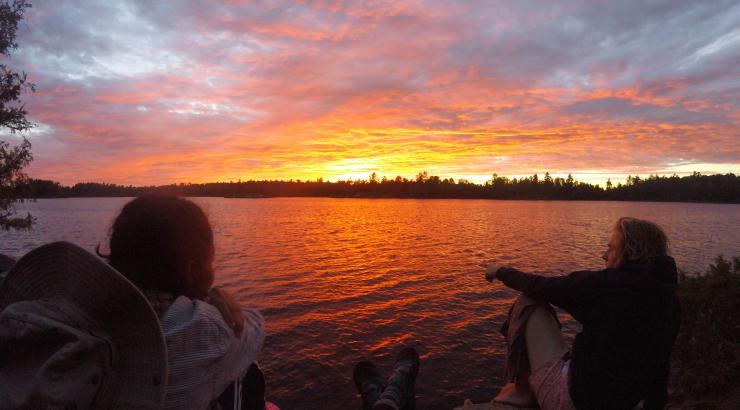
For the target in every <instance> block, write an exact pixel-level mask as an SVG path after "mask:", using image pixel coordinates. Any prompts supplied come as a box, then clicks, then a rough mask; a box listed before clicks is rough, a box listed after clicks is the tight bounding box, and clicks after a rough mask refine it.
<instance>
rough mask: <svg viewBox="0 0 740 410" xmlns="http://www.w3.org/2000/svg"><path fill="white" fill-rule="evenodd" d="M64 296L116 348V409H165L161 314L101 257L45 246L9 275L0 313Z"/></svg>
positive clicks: (112, 391) (109, 390) (112, 392)
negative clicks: (20, 304) (23, 303)
mask: <svg viewBox="0 0 740 410" xmlns="http://www.w3.org/2000/svg"><path fill="white" fill-rule="evenodd" d="M41 298H64V299H67V300H68V301H69V302H71V303H74V304H75V305H77V306H78V307H79V308H80V310H81V311H83V312H85V313H86V314H87V315H89V318H90V319H91V321H93V326H94V327H95V328H96V329H99V330H100V331H102V332H104V333H105V334H106V335H107V336H108V338H109V339H110V340H111V342H112V343H113V344H114V349H115V351H114V358H113V361H114V363H113V366H112V369H113V371H114V372H115V375H114V377H113V378H112V379H113V380H115V383H114V384H113V385H106V384H105V383H104V384H103V385H101V389H103V390H104V391H105V393H106V395H109V397H112V398H113V399H112V401H111V403H112V405H113V406H114V407H115V408H142V409H150V408H161V407H162V405H163V404H164V395H165V387H166V385H167V347H166V344H165V339H164V335H163V333H162V328H161V326H160V323H159V319H158V318H157V314H156V313H155V312H154V310H153V309H152V307H151V305H150V304H149V302H148V301H147V299H146V297H144V295H143V294H142V293H141V291H139V289H138V288H137V287H136V286H135V285H134V284H133V283H131V282H130V281H129V280H128V279H126V278H125V277H124V276H123V275H122V274H120V273H119V272H118V271H116V270H115V269H113V268H112V267H111V266H109V265H108V264H107V263H105V262H104V261H103V260H101V259H100V258H98V257H96V256H94V255H92V254H91V253H89V252H87V251H86V250H84V249H82V248H80V247H79V246H77V245H74V244H72V243H69V242H54V243H50V244H47V245H43V246H40V247H38V248H36V249H34V250H32V251H31V252H29V253H27V254H26V255H25V256H23V257H22V258H21V259H20V260H18V262H16V264H15V265H13V267H12V268H11V269H10V271H8V274H7V277H6V278H5V281H4V282H3V283H2V287H1V288H0V311H2V310H4V309H5V308H6V307H7V306H9V305H11V304H13V303H15V302H20V301H25V300H36V299H41Z"/></svg>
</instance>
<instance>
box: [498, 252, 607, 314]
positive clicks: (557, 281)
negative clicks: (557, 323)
mask: <svg viewBox="0 0 740 410" xmlns="http://www.w3.org/2000/svg"><path fill="white" fill-rule="evenodd" d="M492 269H493V268H491V267H489V268H488V269H487V271H486V279H488V278H489V277H492V276H495V278H496V279H498V280H500V281H501V282H503V283H504V285H506V286H508V287H510V288H512V289H514V290H518V291H520V292H522V293H523V294H524V295H526V296H528V297H531V298H533V299H537V300H541V301H543V302H547V303H551V304H553V305H555V306H558V307H560V308H562V309H565V310H566V311H568V313H570V314H571V315H573V317H574V318H575V319H576V320H579V321H581V318H582V316H583V315H584V314H585V313H586V312H587V311H588V310H589V309H588V308H589V306H591V304H593V303H595V300H594V295H595V293H596V292H595V289H596V288H597V287H598V286H599V282H600V274H601V271H578V272H573V273H571V274H569V275H566V276H542V275H535V274H530V273H524V272H521V271H519V270H517V269H514V268H512V267H508V266H503V267H498V268H495V271H494V272H490V271H491V270H492ZM489 280H492V279H489Z"/></svg>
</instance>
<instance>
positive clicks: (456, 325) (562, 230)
mask: <svg viewBox="0 0 740 410" xmlns="http://www.w3.org/2000/svg"><path fill="white" fill-rule="evenodd" d="M126 201H127V199H120V198H109V199H57V200H40V201H38V202H36V203H34V204H28V205H26V206H25V208H27V209H30V210H31V211H32V213H33V214H34V216H36V217H37V219H38V224H37V226H36V227H35V228H34V229H33V231H31V232H0V252H3V253H6V254H9V255H12V256H16V257H18V256H20V255H22V254H23V253H25V252H27V251H28V250H30V249H33V248H34V247H35V246H38V245H40V244H42V243H45V242H48V241H53V240H68V241H72V242H76V243H78V244H80V245H82V246H84V247H86V248H88V249H90V250H92V249H94V247H95V245H96V244H98V243H101V242H103V243H104V242H105V238H106V234H107V231H108V228H109V227H110V225H111V222H112V219H113V217H114V216H115V215H116V214H117V212H118V211H119V210H120V208H121V207H122V205H123V204H124V203H125V202H126ZM196 202H198V203H200V204H201V205H202V206H203V207H204V208H205V209H206V211H207V213H208V214H209V215H210V217H211V220H212V223H213V225H214V228H215V231H216V248H217V252H216V268H217V282H218V283H220V284H221V285H223V286H225V287H226V288H228V289H230V290H231V291H232V292H233V293H234V294H235V295H236V297H237V299H238V300H239V301H240V302H242V303H244V304H248V305H252V306H255V307H257V308H259V309H261V311H262V312H263V314H264V316H265V318H266V319H267V323H268V337H267V341H266V344H265V349H264V352H263V356H262V360H261V363H262V366H263V368H264V370H265V373H266V377H267V383H268V394H269V398H270V399H271V400H273V401H275V402H277V403H278V404H279V405H281V406H282V407H283V409H294V408H296V409H298V408H300V409H318V408H326V409H352V408H359V407H360V406H359V401H358V400H357V398H356V394H355V390H354V386H353V384H352V380H351V377H352V366H353V363H354V362H356V361H358V360H359V359H361V358H363V357H366V358H371V359H372V360H373V361H375V362H376V364H377V365H378V366H379V367H380V368H381V370H382V371H387V370H388V368H389V367H390V366H391V365H392V363H393V360H394V357H395V355H396V353H397V351H398V350H399V346H401V345H403V344H413V345H415V346H416V347H417V348H418V349H419V351H420V352H421V354H422V365H421V372H420V375H419V378H418V381H417V395H418V402H417V403H418V408H420V409H449V408H452V407H454V406H455V405H460V404H462V402H463V400H464V399H465V398H466V397H470V398H472V399H473V400H474V401H487V400H490V398H491V397H492V395H493V393H495V391H496V388H497V386H500V384H501V382H502V379H501V374H502V372H503V355H502V349H503V346H504V344H503V338H502V337H501V336H500V335H499V334H498V332H497V329H498V327H499V326H500V324H501V322H502V320H503V318H504V315H505V313H506V309H507V307H508V305H509V303H510V302H511V301H512V299H513V297H514V294H513V293H512V292H511V291H509V290H507V289H505V288H504V287H503V286H502V285H501V284H500V283H496V284H489V283H487V282H486V281H485V280H484V279H483V272H482V269H481V268H479V267H478V266H477V264H478V263H481V262H483V261H487V260H491V259H492V260H496V261H499V262H504V263H508V264H512V265H514V266H516V267H518V268H520V269H523V270H528V271H533V272H541V273H547V274H562V273H566V272H569V271H572V270H576V269H584V268H600V267H601V266H602V261H601V259H600V255H601V253H602V252H603V250H604V248H605V246H606V242H607V240H608V236H609V234H610V227H611V226H612V224H613V223H614V222H615V221H616V219H617V218H618V217H620V216H624V215H630V216H636V217H643V218H647V219H651V220H654V221H656V222H658V223H660V224H661V225H663V226H664V227H665V229H666V231H667V233H668V235H669V237H670V239H671V241H672V251H673V254H674V256H675V257H676V259H677V261H678V265H679V268H680V269H683V270H685V271H688V272H694V271H703V270H705V269H706V267H707V264H708V263H709V262H711V261H712V260H713V258H714V257H715V256H716V255H717V254H725V255H738V254H740V205H716V204H669V203H626V202H545V201H543V202H540V201H486V200H480V201H478V200H394V199H328V198H326V199H320V198H311V199H303V198H280V199H223V198H198V199H196ZM566 319H567V318H566ZM566 331H568V332H569V333H573V332H574V331H575V325H574V324H573V323H572V322H570V321H568V322H566Z"/></svg>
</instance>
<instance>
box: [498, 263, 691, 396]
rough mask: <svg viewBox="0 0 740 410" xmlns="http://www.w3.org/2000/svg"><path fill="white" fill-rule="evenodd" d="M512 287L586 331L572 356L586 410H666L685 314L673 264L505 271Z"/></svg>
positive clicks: (576, 389) (573, 388)
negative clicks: (641, 406) (639, 407)
mask: <svg viewBox="0 0 740 410" xmlns="http://www.w3.org/2000/svg"><path fill="white" fill-rule="evenodd" d="M497 277H498V279H500V280H501V281H502V282H504V284H506V286H508V287H510V288H513V289H516V290H519V291H521V292H523V293H524V294H525V295H527V296H529V297H532V298H535V299H539V300H542V301H545V302H548V303H551V304H553V305H555V306H558V307H560V308H562V309H564V310H565V311H567V312H568V313H570V314H571V315H572V316H573V318H575V319H576V320H578V321H579V322H580V323H581V324H582V325H583V331H582V332H581V333H579V334H578V335H576V337H575V340H574V342H573V346H572V348H571V365H570V377H569V391H570V395H571V398H572V399H573V404H575V406H576V408H578V409H631V408H633V407H634V406H635V405H636V404H637V403H638V402H639V401H640V400H642V399H646V401H645V404H646V407H645V408H646V409H659V408H663V407H664V406H665V402H666V389H667V380H668V370H669V361H670V352H671V348H672V347H673V342H674V341H675V339H676V335H677V334H678V328H679V325H680V308H679V304H678V300H677V297H676V282H677V272H676V264H675V262H674V261H673V258H671V257H668V256H665V257H659V258H653V259H651V260H650V261H649V262H648V263H644V264H638V263H634V262H626V263H624V264H623V266H621V267H619V268H617V269H612V268H610V269H604V270H601V271H579V272H573V273H571V274H570V275H567V276H561V277H545V276H540V275H532V274H527V273H523V272H519V271H517V270H516V269H512V268H501V269H500V270H499V272H498V274H497Z"/></svg>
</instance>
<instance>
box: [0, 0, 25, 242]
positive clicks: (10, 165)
mask: <svg viewBox="0 0 740 410" xmlns="http://www.w3.org/2000/svg"><path fill="white" fill-rule="evenodd" d="M29 7H31V5H30V4H28V3H27V2H26V1H25V0H14V1H12V2H8V1H4V2H0V54H2V56H3V59H6V58H8V56H9V55H10V52H11V50H14V49H16V48H17V47H18V44H17V43H16V42H15V32H16V30H17V29H18V22H20V21H21V20H22V19H23V13H25V11H26V9H27V8H29ZM28 90H31V91H33V84H31V83H29V82H28V81H27V80H26V73H24V72H21V73H18V72H15V71H13V70H11V69H10V68H8V67H7V66H6V65H5V64H4V63H3V64H0V129H8V130H9V131H10V132H11V133H12V134H15V133H23V132H25V131H28V130H29V129H31V128H32V127H33V124H32V123H31V122H30V121H28V119H27V118H26V114H27V113H26V110H25V108H24V106H23V104H22V103H21V102H20V95H21V94H22V93H23V92H24V91H28ZM32 159H33V156H32V155H31V143H30V142H29V141H28V140H27V139H26V138H25V136H23V140H22V142H21V143H20V144H19V145H17V146H15V147H11V146H10V144H9V143H8V142H6V141H0V228H3V229H10V228H14V229H22V228H29V227H30V226H31V225H32V224H33V217H31V215H30V214H28V215H26V217H22V218H21V217H16V216H15V209H14V207H13V204H14V203H15V202H17V201H19V200H21V198H24V197H26V196H27V195H28V194H27V192H24V187H25V186H26V185H27V177H26V175H25V174H24V173H23V168H24V167H25V166H26V165H28V164H29V163H30V162H31V160H32Z"/></svg>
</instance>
